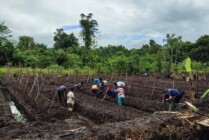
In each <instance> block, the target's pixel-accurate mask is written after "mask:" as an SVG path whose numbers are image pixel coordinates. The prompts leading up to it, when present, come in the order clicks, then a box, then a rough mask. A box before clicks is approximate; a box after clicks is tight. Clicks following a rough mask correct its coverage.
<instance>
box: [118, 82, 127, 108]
mask: <svg viewBox="0 0 209 140" xmlns="http://www.w3.org/2000/svg"><path fill="white" fill-rule="evenodd" d="M116 93H117V97H118V105H123V104H124V100H125V90H124V85H120V86H118V88H117V90H116Z"/></svg>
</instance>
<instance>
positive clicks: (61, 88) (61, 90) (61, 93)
mask: <svg viewBox="0 0 209 140" xmlns="http://www.w3.org/2000/svg"><path fill="white" fill-rule="evenodd" d="M66 93H67V87H66V86H65V85H61V86H59V88H58V89H57V94H58V98H59V103H61V102H62V98H64V97H65V94H66Z"/></svg>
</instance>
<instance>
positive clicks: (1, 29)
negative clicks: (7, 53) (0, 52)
mask: <svg viewBox="0 0 209 140" xmlns="http://www.w3.org/2000/svg"><path fill="white" fill-rule="evenodd" d="M11 32H12V31H10V29H9V28H8V27H7V26H6V25H4V22H2V23H1V24H0V43H1V42H2V41H4V40H6V39H7V37H11V35H8V34H10V33H11Z"/></svg>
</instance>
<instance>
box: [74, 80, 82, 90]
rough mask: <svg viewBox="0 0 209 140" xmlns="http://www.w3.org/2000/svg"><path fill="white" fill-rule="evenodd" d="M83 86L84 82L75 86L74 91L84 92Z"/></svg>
mask: <svg viewBox="0 0 209 140" xmlns="http://www.w3.org/2000/svg"><path fill="white" fill-rule="evenodd" d="M83 84H84V82H83V81H82V82H80V83H77V84H75V85H74V89H75V90H76V91H82V90H83Z"/></svg>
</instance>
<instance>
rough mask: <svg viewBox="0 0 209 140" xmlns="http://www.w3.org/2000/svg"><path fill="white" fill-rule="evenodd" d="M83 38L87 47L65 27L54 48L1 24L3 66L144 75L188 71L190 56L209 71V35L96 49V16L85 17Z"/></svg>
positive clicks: (0, 58) (168, 37) (195, 64)
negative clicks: (17, 34) (15, 33)
mask: <svg viewBox="0 0 209 140" xmlns="http://www.w3.org/2000/svg"><path fill="white" fill-rule="evenodd" d="M80 16H81V19H80V21H79V22H80V26H81V32H80V37H81V38H82V40H83V42H84V45H80V44H79V39H78V38H77V37H76V36H75V35H74V34H73V33H71V34H68V33H66V32H65V31H64V29H63V28H58V29H56V31H55V33H54V42H55V43H54V46H53V48H48V47H47V46H46V45H45V44H40V43H35V42H34V39H33V37H30V36H20V37H19V41H13V40H11V39H10V37H11V33H12V31H11V30H10V29H9V28H8V27H7V26H6V25H5V23H4V22H2V23H1V24H0V65H1V66H5V65H8V64H10V65H12V66H20V67H32V68H37V67H38V68H55V67H62V68H65V69H76V70H78V71H79V70H80V69H85V68H88V69H93V70H95V71H97V72H98V73H113V72H122V73H143V72H164V73H165V72H166V73H170V72H185V68H184V63H183V62H184V60H185V59H186V58H187V57H190V58H191V60H192V68H193V69H194V70H199V71H202V72H207V71H208V68H209V55H208V52H209V35H203V36H201V37H199V38H198V39H197V40H196V42H194V43H192V42H190V41H182V37H181V36H176V35H175V34H167V35H166V36H165V39H164V42H165V44H164V45H160V44H158V43H156V42H155V41H154V40H150V41H149V43H148V44H144V45H142V47H141V48H140V49H127V48H126V47H125V46H122V45H118V46H115V45H108V46H99V47H94V45H95V43H96V37H97V36H98V34H99V29H98V27H99V26H98V23H97V21H96V20H94V19H93V14H92V13H89V14H88V15H85V14H81V15H80Z"/></svg>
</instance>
